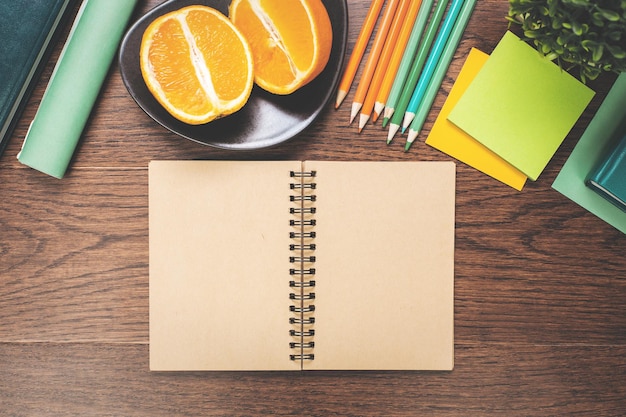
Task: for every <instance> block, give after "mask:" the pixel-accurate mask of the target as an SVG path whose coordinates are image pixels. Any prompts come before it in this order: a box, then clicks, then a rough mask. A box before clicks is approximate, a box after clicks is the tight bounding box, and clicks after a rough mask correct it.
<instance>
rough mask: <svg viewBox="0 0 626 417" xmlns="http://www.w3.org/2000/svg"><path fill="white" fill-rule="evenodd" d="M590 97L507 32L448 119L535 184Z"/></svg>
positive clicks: (588, 90)
mask: <svg viewBox="0 0 626 417" xmlns="http://www.w3.org/2000/svg"><path fill="white" fill-rule="evenodd" d="M593 95H594V92H593V91H592V90H591V89H589V88H588V87H586V86H585V85H584V84H582V83H581V82H580V81H578V80H577V79H576V78H574V77H573V76H571V75H570V74H568V73H567V72H565V71H563V70H561V68H559V66H558V65H556V64H555V63H554V62H552V61H550V60H548V59H546V58H545V57H543V56H542V55H541V54H540V53H539V52H537V50H536V49H534V48H533V47H532V46H530V45H529V44H527V43H526V42H523V41H521V40H520V39H519V38H518V37H517V36H515V35H514V34H513V33H512V32H507V33H506V34H505V35H504V37H503V38H502V40H501V41H500V42H499V43H498V45H497V46H496V48H495V49H494V51H493V53H492V54H491V57H490V58H489V59H488V60H487V62H486V63H485V65H484V66H483V68H482V70H481V71H480V73H479V74H478V75H477V76H476V78H475V79H474V81H473V82H472V84H471V85H470V86H469V87H468V89H467V90H466V92H465V93H464V94H463V96H462V97H461V98H460V99H459V102H458V103H457V105H456V106H455V107H454V109H452V111H451V112H450V115H449V116H448V120H450V121H451V122H452V123H454V124H455V125H457V126H458V127H459V128H461V129H462V130H464V131H465V132H466V133H467V134H469V135H470V136H472V137H473V138H474V139H476V140H477V141H479V142H480V143H482V144H483V145H485V146H486V147H487V148H489V149H490V150H492V151H493V152H494V153H496V154H498V155H499V156H500V157H501V158H503V159H504V160H506V161H507V162H509V163H510V164H511V165H513V166H514V167H515V168H517V169H519V170H520V171H521V172H523V173H524V174H525V175H526V176H528V178H530V179H531V180H533V181H535V180H536V179H537V178H538V177H539V175H540V174H541V172H542V171H543V170H544V168H545V167H546V165H547V164H548V162H549V161H550V159H551V158H552V156H553V155H554V153H555V152H556V150H557V149H558V147H559V146H560V144H561V143H562V142H563V140H564V139H565V137H566V136H567V134H568V133H569V131H570V130H571V128H572V127H573V126H574V124H575V123H576V121H577V120H578V118H579V117H580V116H581V114H582V112H583V111H584V110H585V108H586V107H587V105H588V104H589V102H590V101H591V99H592V98H593Z"/></svg>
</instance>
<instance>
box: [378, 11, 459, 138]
mask: <svg viewBox="0 0 626 417" xmlns="http://www.w3.org/2000/svg"><path fill="white" fill-rule="evenodd" d="M448 3H449V0H439V1H438V3H437V5H436V6H435V10H434V11H433V15H432V16H431V18H430V21H429V22H428V27H427V28H426V34H425V35H424V39H423V40H422V42H421V43H420V47H419V49H418V51H417V56H416V57H415V60H414V61H413V63H412V64H411V69H410V71H409V75H408V77H407V80H406V83H405V84H404V86H403V88H402V92H401V93H400V97H399V98H398V102H397V104H396V106H395V109H394V111H393V112H391V115H390V116H389V119H387V115H385V123H384V124H383V126H386V121H389V132H388V134H387V144H389V143H391V141H392V140H393V137H394V136H395V134H396V132H397V131H398V129H400V126H401V125H402V118H403V117H404V113H405V111H406V108H407V106H408V105H409V101H410V100H411V96H412V94H413V91H414V90H415V87H416V86H417V82H418V81H419V78H420V74H421V73H422V68H423V67H424V63H425V62H426V58H427V57H428V52H429V51H430V47H431V45H432V43H433V41H434V40H435V37H436V36H437V30H438V29H439V23H441V20H442V19H443V16H444V14H445V11H446V8H447V6H448ZM385 110H387V109H385Z"/></svg>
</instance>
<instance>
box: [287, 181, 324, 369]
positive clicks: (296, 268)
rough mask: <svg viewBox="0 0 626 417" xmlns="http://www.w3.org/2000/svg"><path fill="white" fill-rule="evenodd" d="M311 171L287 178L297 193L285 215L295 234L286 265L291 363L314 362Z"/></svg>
mask: <svg viewBox="0 0 626 417" xmlns="http://www.w3.org/2000/svg"><path fill="white" fill-rule="evenodd" d="M315 176H316V172H315V171H302V172H299V171H291V172H290V177H291V178H293V179H294V181H293V182H292V183H291V184H289V188H290V189H291V190H294V191H297V192H299V194H298V195H292V196H290V197H289V201H290V202H292V203H293V207H290V209H289V213H290V214H291V215H292V216H293V217H292V218H291V219H290V220H289V225H290V226H291V227H294V228H295V229H296V230H295V231H292V232H290V233H289V238H290V239H292V243H291V244H290V245H289V250H290V251H291V252H292V255H291V256H290V257H289V262H290V263H291V264H292V265H293V267H291V268H289V275H291V276H292V277H293V279H292V280H290V281H289V287H290V288H291V290H292V292H291V293H290V294H289V299H290V301H291V302H292V304H291V305H290V306H289V311H290V312H291V313H292V316H291V317H290V318H289V324H290V325H291V326H292V329H291V330H289V336H290V337H291V338H292V341H291V342H290V343H289V348H290V349H292V350H293V353H292V354H291V355H289V359H290V360H292V361H300V362H302V361H310V360H314V359H315V354H314V353H313V348H314V347H315V342H314V341H313V336H314V335H315V329H314V328H313V326H314V324H315V316H314V315H313V314H314V312H315V304H314V301H315V292H314V289H315V280H314V279H309V277H311V276H314V275H315V267H314V264H315V255H314V254H313V252H314V251H315V249H316V245H315V243H314V242H313V240H314V239H315V238H316V233H315V231H313V230H311V229H312V228H313V227H314V226H315V224H316V220H315V218H314V215H315V213H316V208H315V206H314V205H313V203H315V201H316V199H317V198H316V196H315V194H313V193H314V190H315V189H316V187H317V184H316V183H315Z"/></svg>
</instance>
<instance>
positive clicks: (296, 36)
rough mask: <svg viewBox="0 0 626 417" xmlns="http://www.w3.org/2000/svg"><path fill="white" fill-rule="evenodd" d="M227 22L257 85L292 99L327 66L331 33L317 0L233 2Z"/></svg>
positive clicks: (236, 0)
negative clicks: (240, 39)
mask: <svg viewBox="0 0 626 417" xmlns="http://www.w3.org/2000/svg"><path fill="white" fill-rule="evenodd" d="M229 16H230V19H231V20H232V22H233V23H234V24H235V26H236V27H237V28H238V29H239V30H240V31H241V32H242V33H243V34H244V36H245V37H246V39H247V40H248V43H249V44H250V48H251V49H252V56H253V58H254V72H255V82H256V83H257V84H258V85H259V86H260V87H261V88H263V89H265V90H267V91H269V92H271V93H274V94H290V93H292V92H294V91H296V90H297V89H299V88H300V87H302V86H304V85H305V84H307V83H309V82H311V81H312V80H313V79H314V78H315V77H317V76H318V75H319V73H320V72H322V70H323V69H324V67H325V66H326V64H327V63H328V59H329V57H330V51H331V48H332V39H333V32H332V27H331V23H330V18H329V16H328V12H327V11H326V8H325V7H324V4H323V3H322V2H321V0H233V2H232V3H231V5H230V10H229Z"/></svg>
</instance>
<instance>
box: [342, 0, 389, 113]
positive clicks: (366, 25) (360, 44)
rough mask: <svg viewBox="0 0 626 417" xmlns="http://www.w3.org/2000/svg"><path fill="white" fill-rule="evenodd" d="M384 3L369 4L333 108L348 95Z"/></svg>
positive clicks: (383, 1)
mask: <svg viewBox="0 0 626 417" xmlns="http://www.w3.org/2000/svg"><path fill="white" fill-rule="evenodd" d="M384 3H385V0H373V1H372V4H370V8H369V10H368V11H367V16H365V21H364V22H363V26H361V32H359V37H358V38H357V40H356V43H355V45H354V49H353V50H352V55H350V59H349V60H348V64H347V65H346V68H345V70H344V72H343V76H342V77H341V81H340V82H339V88H338V91H337V100H336V101H335V108H338V107H339V106H340V105H341V103H342V102H343V100H344V99H345V98H346V96H347V95H348V91H349V90H350V86H351V85H352V81H354V76H355V75H356V71H357V69H358V68H359V64H360V63H361V59H362V58H363V54H364V53H365V49H366V48H367V44H368V43H369V40H370V37H371V36H372V32H373V31H374V26H376V21H377V20H378V15H379V14H380V11H381V9H382V8H383V4H384Z"/></svg>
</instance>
